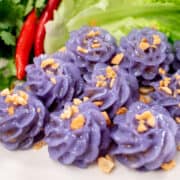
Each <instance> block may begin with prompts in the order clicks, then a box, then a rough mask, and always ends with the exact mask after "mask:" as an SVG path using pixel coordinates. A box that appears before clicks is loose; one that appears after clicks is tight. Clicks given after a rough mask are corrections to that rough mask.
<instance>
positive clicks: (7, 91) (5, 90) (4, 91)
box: [1, 88, 10, 96]
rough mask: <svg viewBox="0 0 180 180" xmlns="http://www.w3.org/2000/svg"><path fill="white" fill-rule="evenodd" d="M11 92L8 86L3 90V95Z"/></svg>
mask: <svg viewBox="0 0 180 180" xmlns="http://www.w3.org/2000/svg"><path fill="white" fill-rule="evenodd" d="M9 94H10V90H9V89H8V88H6V89H4V90H2V91H1V96H7V95H9Z"/></svg>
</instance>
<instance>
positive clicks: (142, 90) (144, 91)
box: [139, 86, 154, 94]
mask: <svg viewBox="0 0 180 180" xmlns="http://www.w3.org/2000/svg"><path fill="white" fill-rule="evenodd" d="M153 91H154V88H153V87H151V86H149V87H140V88H139V92H140V93H142V94H149V93H151V92H153Z"/></svg>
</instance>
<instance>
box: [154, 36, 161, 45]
mask: <svg viewBox="0 0 180 180" xmlns="http://www.w3.org/2000/svg"><path fill="white" fill-rule="evenodd" d="M152 37H153V44H155V45H159V44H161V38H160V37H159V35H156V34H154V35H153V36H152Z"/></svg>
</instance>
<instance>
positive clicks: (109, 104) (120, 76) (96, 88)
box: [84, 63, 139, 117]
mask: <svg viewBox="0 0 180 180" xmlns="http://www.w3.org/2000/svg"><path fill="white" fill-rule="evenodd" d="M84 96H87V97H89V99H90V100H91V101H92V102H94V103H96V104H97V105H99V107H100V109H101V110H102V111H104V110H106V111H108V112H109V113H110V116H111V117H112V116H113V115H114V113H115V112H116V111H117V110H118V109H119V108H120V107H121V106H126V105H129V104H130V103H132V102H133V101H135V100H137V99H138V96H139V94H138V82H137V79H136V77H134V76H133V75H131V74H129V73H127V72H126V71H125V70H123V69H121V68H120V67H118V66H109V65H106V64H103V63H99V64H96V65H95V67H94V70H93V72H92V75H91V77H88V78H86V83H85V87H84Z"/></svg>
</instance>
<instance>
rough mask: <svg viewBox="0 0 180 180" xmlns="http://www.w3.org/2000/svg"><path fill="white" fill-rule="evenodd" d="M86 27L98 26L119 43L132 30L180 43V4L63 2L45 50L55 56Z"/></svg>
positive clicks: (170, 0) (167, 0) (154, 0)
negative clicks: (157, 32)
mask: <svg viewBox="0 0 180 180" xmlns="http://www.w3.org/2000/svg"><path fill="white" fill-rule="evenodd" d="M83 25H97V26H101V27H102V28H105V29H106V30H108V31H109V32H111V33H112V34H113V35H114V36H115V38H116V39H117V41H118V42H119V40H120V38H121V37H122V36H124V35H126V34H127V33H128V32H129V31H131V30H132V29H133V28H142V27H154V28H157V29H158V30H160V31H162V32H164V33H166V35H167V36H168V38H169V39H170V41H172V42H173V41H175V40H177V39H180V31H179V27H180V1H179V0H136V1H134V0H121V1H117V0H86V1H84V0H64V1H63V2H62V4H61V6H60V7H59V8H58V10H57V11H56V12H55V13H54V20H52V21H50V22H48V23H47V24H46V37H45V43H44V48H45V52H46V53H52V52H55V51H57V50H58V49H59V48H60V47H62V46H63V45H64V44H65V42H66V41H67V39H68V37H69V32H70V31H72V30H75V29H78V28H80V27H81V26H83Z"/></svg>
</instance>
